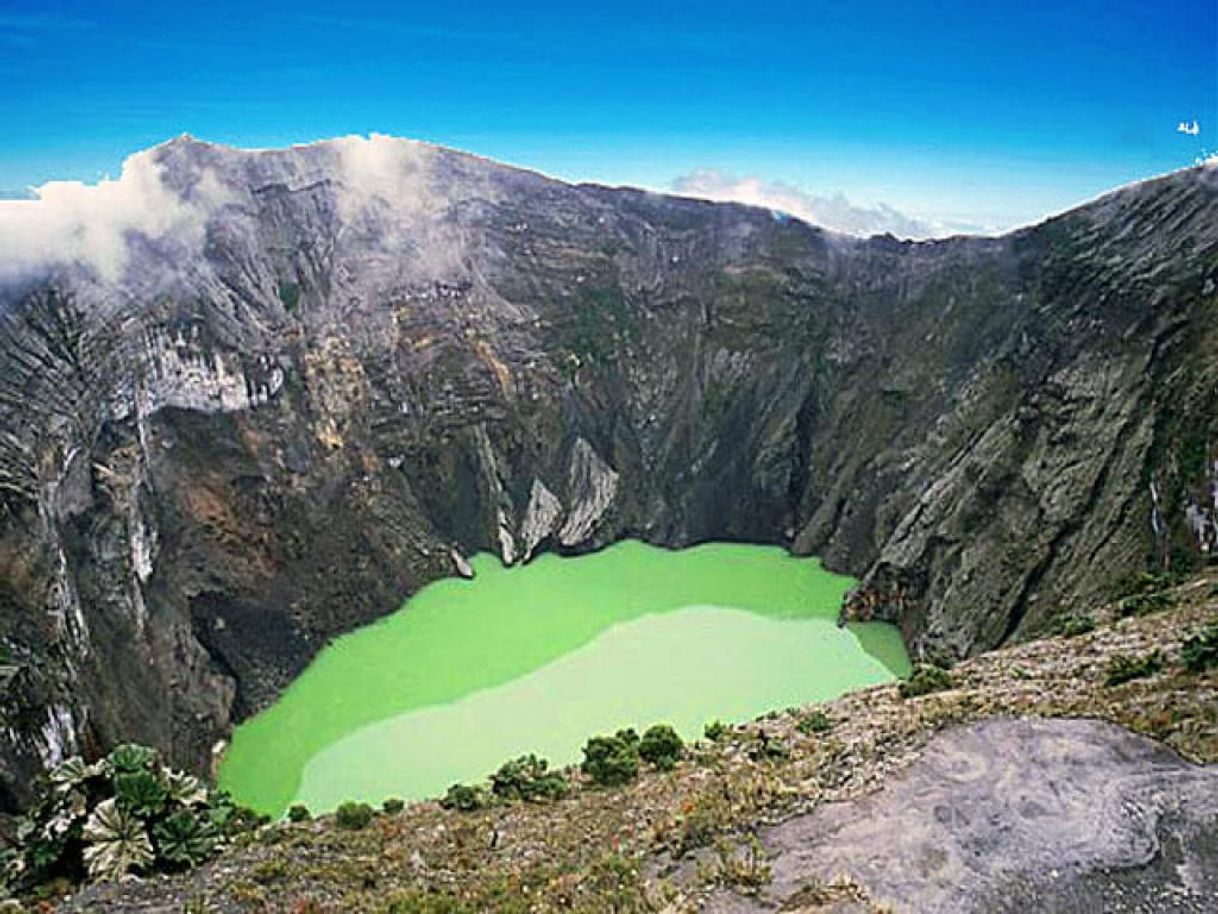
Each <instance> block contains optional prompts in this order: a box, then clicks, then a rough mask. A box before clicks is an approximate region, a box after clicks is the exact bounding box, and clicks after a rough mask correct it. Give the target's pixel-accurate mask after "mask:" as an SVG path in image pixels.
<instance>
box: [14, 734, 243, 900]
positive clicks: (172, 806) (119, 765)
mask: <svg viewBox="0 0 1218 914" xmlns="http://www.w3.org/2000/svg"><path fill="white" fill-rule="evenodd" d="M265 821H266V818H265V817H263V816H258V815H257V814H256V813H253V812H251V811H249V810H246V809H242V808H240V807H238V806H236V805H235V804H234V803H233V802H232V800H231V799H230V798H229V796H228V794H226V793H223V792H220V791H215V790H212V789H210V788H209V787H207V786H206V785H205V784H203V783H202V782H201V781H200V780H199V779H198V778H196V777H194V776H192V775H189V774H185V773H183V772H181V771H175V770H173V769H171V768H169V767H167V766H165V765H164V764H162V762H161V759H160V756H159V755H158V754H157V752H156V751H155V750H153V749H149V748H148V747H146V746H137V745H123V746H119V747H117V748H116V749H114V751H112V752H111V753H110V754H109V755H107V756H106V757H105V758H103V759H101V760H100V761H97V762H94V763H92V764H86V763H85V761H84V760H83V759H81V758H79V757H74V758H70V759H68V760H67V761H65V762H63V763H62V764H60V765H58V766H56V767H55V768H54V769H52V770H51V771H50V772H49V774H48V775H47V777H46V778H45V780H44V782H43V783H42V784H41V788H40V790H39V792H38V796H37V798H36V799H35V801H34V803H33V805H32V806H31V807H30V809H29V812H28V813H27V814H26V815H25V816H24V817H23V818H22V819H21V820H20V821H19V823H18V825H17V830H16V842H15V846H14V848H13V855H12V858H11V859H10V861H9V865H8V867H7V868H6V872H5V881H7V882H8V883H9V884H11V885H13V886H14V887H15V888H18V889H30V888H33V887H35V886H37V885H40V884H43V883H46V882H49V881H52V880H56V879H66V880H68V881H69V882H78V881H82V880H84V879H89V880H96V881H100V880H111V879H119V878H121V877H123V876H127V875H129V874H140V875H146V874H151V873H156V872H174V871H178V870H183V869H187V868H189V867H192V866H197V865H198V864H200V863H202V862H203V861H204V860H206V859H207V858H208V857H210V856H211V855H212V854H213V853H214V852H215V851H216V849H217V848H218V847H220V846H221V845H222V844H223V843H224V842H225V841H226V840H228V839H230V838H232V837H233V836H235V835H236V834H239V833H241V832H243V831H247V830H249V829H251V828H253V827H256V826H257V825H259V824H261V823H263V822H265Z"/></svg>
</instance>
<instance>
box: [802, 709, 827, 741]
mask: <svg viewBox="0 0 1218 914" xmlns="http://www.w3.org/2000/svg"><path fill="white" fill-rule="evenodd" d="M795 728H796V729H797V730H799V732H800V733H803V734H804V735H805V736H807V735H809V734H813V733H828V732H829V731H830V730H832V729H833V721H832V720H830V719H829V715H828V714H826V713H825V712H824V711H822V710H821V709H820V708H816V709H815V710H813V711H809V712H808V713H807V714H802V715H800V717H799V722H798V723H797V724H796V725H795Z"/></svg>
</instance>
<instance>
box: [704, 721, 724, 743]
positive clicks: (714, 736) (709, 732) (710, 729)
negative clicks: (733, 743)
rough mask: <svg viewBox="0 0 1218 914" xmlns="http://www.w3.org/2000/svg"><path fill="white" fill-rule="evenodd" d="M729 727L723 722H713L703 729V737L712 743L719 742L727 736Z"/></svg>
mask: <svg viewBox="0 0 1218 914" xmlns="http://www.w3.org/2000/svg"><path fill="white" fill-rule="evenodd" d="M727 733H728V726H727V724H725V723H724V722H723V721H721V720H712V721H711V722H710V723H709V724H707V725H706V726H705V727H703V728H702V735H703V736H705V737H706V738H707V739H709V740H710V741H711V742H712V743H714V742H718V741H719V740H721V739H723V737H725V736H727Z"/></svg>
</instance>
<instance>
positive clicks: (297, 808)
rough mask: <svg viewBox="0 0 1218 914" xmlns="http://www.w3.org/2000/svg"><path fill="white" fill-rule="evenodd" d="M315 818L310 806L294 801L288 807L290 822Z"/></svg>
mask: <svg viewBox="0 0 1218 914" xmlns="http://www.w3.org/2000/svg"><path fill="white" fill-rule="evenodd" d="M312 818H313V814H312V813H311V812H309V807H307V806H304V805H302V804H300V803H293V804H292V805H291V806H289V807H288V821H289V822H308V821H309V820H310V819H312Z"/></svg>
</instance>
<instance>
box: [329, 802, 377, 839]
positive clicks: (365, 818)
mask: <svg viewBox="0 0 1218 914" xmlns="http://www.w3.org/2000/svg"><path fill="white" fill-rule="evenodd" d="M374 815H375V813H374V812H373V811H372V807H371V806H369V805H368V804H367V803H355V802H352V801H351V800H348V801H347V802H346V803H340V804H339V805H338V809H336V810H335V811H334V821H335V823H336V824H337V825H338V827H339V828H345V829H347V830H348V831H359V830H360V829H361V828H367V826H368V823H369V822H371V821H372V817H373V816H374Z"/></svg>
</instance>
